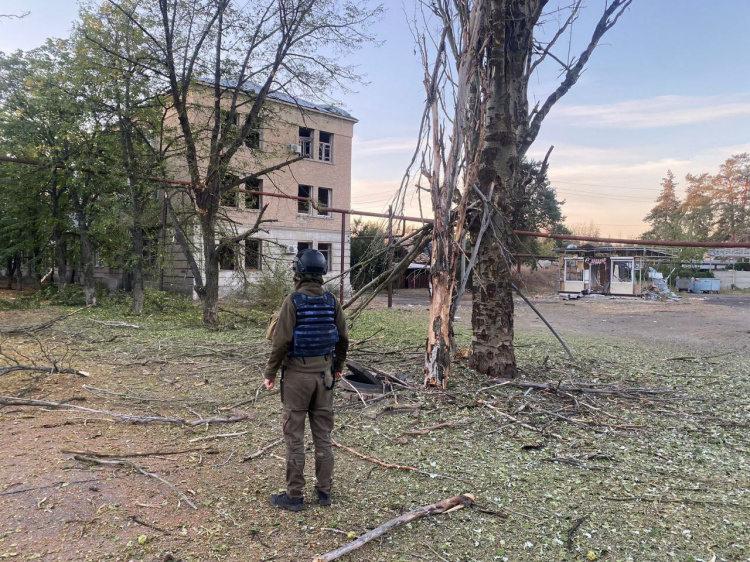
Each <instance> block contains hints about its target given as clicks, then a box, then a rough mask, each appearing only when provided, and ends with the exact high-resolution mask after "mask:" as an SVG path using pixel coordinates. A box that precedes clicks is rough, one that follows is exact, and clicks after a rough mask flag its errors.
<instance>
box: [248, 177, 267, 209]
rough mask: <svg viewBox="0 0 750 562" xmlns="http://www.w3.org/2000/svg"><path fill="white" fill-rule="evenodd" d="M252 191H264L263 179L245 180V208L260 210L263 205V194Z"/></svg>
mask: <svg viewBox="0 0 750 562" xmlns="http://www.w3.org/2000/svg"><path fill="white" fill-rule="evenodd" d="M251 191H263V180H259V179H254V180H248V181H246V182H245V210H246V211H260V208H261V206H262V205H263V202H262V200H261V197H262V196H261V195H259V194H258V193H251Z"/></svg>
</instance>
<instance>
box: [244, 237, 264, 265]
mask: <svg viewBox="0 0 750 562" xmlns="http://www.w3.org/2000/svg"><path fill="white" fill-rule="evenodd" d="M255 245H257V248H256V250H255V251H254V253H255V265H254V266H252V265H248V258H249V257H250V256H251V255H252V253H253V250H252V249H251V247H252V246H255ZM244 264H245V267H244V269H245V271H263V239H261V238H248V239H247V240H245V261H244Z"/></svg>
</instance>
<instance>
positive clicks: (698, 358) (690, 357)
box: [664, 346, 745, 361]
mask: <svg viewBox="0 0 750 562" xmlns="http://www.w3.org/2000/svg"><path fill="white" fill-rule="evenodd" d="M743 349H745V347H744V346H743V347H742V348H740V349H738V350H736V351H727V352H726V353H719V354H718V355H705V356H700V355H686V356H684V357H667V358H666V359H665V360H664V361H702V360H704V359H716V358H717V357H725V356H726V355H733V354H735V353H737V352H738V351H742V350H743Z"/></svg>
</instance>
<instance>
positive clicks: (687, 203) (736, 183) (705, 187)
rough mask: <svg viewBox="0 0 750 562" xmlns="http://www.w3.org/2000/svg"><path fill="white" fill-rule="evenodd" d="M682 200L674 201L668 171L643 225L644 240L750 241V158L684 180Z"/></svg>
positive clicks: (734, 159) (737, 158) (744, 155)
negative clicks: (654, 203)
mask: <svg viewBox="0 0 750 562" xmlns="http://www.w3.org/2000/svg"><path fill="white" fill-rule="evenodd" d="M685 182H686V186H685V198H684V199H683V200H680V199H679V198H678V197H677V193H676V188H677V182H676V181H675V176H674V174H673V173H672V171H671V170H668V171H667V175H666V177H665V178H664V179H663V180H662V182H661V192H660V193H659V196H658V197H657V198H656V205H655V206H654V207H653V208H652V209H651V211H650V212H649V213H648V215H646V217H645V218H644V221H645V222H647V223H648V224H649V225H651V228H650V229H649V230H648V231H647V232H644V233H643V234H642V235H641V238H643V239H652V240H653V239H658V240H687V241H716V242H748V241H750V156H749V155H748V154H747V153H742V154H735V155H733V156H731V157H729V158H727V160H726V161H725V162H724V163H723V164H721V166H720V167H719V171H718V173H716V174H709V173H701V174H697V175H693V174H687V175H686V176H685Z"/></svg>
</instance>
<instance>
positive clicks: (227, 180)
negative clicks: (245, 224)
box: [219, 174, 239, 209]
mask: <svg viewBox="0 0 750 562" xmlns="http://www.w3.org/2000/svg"><path fill="white" fill-rule="evenodd" d="M238 179H239V178H238V177H237V176H233V175H232V174H227V175H226V176H224V184H223V185H222V186H221V199H220V201H219V204H220V205H221V206H222V207H234V208H235V209H236V208H237V201H238V198H237V192H238V191H239V187H238V186H236V185H235V186H234V187H232V188H230V189H228V190H226V191H225V188H224V186H226V185H231V184H233V183H235V182H236V181H237V180H238Z"/></svg>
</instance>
